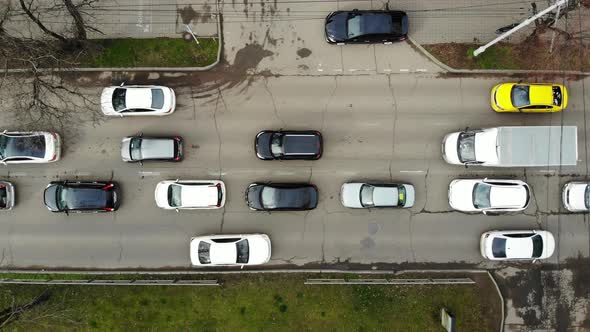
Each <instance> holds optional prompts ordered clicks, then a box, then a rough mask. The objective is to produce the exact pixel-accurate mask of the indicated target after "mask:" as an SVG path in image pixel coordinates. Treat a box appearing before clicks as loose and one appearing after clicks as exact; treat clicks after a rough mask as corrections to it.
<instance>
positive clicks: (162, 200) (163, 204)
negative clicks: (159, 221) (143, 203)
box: [154, 181, 170, 208]
mask: <svg viewBox="0 0 590 332" xmlns="http://www.w3.org/2000/svg"><path fill="white" fill-rule="evenodd" d="M169 186H170V182H168V181H162V182H160V183H158V184H157V185H156V190H155V192H154V196H155V199H156V205H157V206H158V207H160V208H170V204H168V187H169Z"/></svg>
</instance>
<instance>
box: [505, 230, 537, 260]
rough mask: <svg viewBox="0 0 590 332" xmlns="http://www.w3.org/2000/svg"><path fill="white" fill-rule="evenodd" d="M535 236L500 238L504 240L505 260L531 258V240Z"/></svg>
mask: <svg viewBox="0 0 590 332" xmlns="http://www.w3.org/2000/svg"><path fill="white" fill-rule="evenodd" d="M534 235H535V234H531V236H530V237H521V238H513V237H504V236H503V237H502V238H504V239H506V257H507V258H529V257H531V258H532V257H533V241H532V240H531V238H532V237H533V236H534Z"/></svg>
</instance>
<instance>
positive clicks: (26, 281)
mask: <svg viewBox="0 0 590 332" xmlns="http://www.w3.org/2000/svg"><path fill="white" fill-rule="evenodd" d="M0 284H19V285H93V286H97V285H99V286H219V285H220V284H219V282H218V281H217V280H131V279H129V280H116V279H115V280H108V279H106V280H104V279H77V280H75V279H71V280H59V279H0Z"/></svg>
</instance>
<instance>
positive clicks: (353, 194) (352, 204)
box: [340, 183, 363, 208]
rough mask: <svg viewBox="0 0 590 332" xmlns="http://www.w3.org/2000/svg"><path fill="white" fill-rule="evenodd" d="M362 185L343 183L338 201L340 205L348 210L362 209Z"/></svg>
mask: <svg viewBox="0 0 590 332" xmlns="http://www.w3.org/2000/svg"><path fill="white" fill-rule="evenodd" d="M362 186H363V184H362V183H345V184H343V185H342V189H341V190H340V201H341V202H342V205H344V206H345V207H349V208H362V207H363V206H362V205H361V195H360V191H361V187H362Z"/></svg>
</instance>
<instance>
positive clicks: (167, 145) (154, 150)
mask: <svg viewBox="0 0 590 332" xmlns="http://www.w3.org/2000/svg"><path fill="white" fill-rule="evenodd" d="M121 158H122V159H123V161H126V162H139V163H142V162H143V161H146V160H154V161H173V162H178V161H181V160H182V138H181V137H179V136H173V137H144V136H143V135H139V136H129V137H125V138H123V140H122V141H121Z"/></svg>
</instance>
